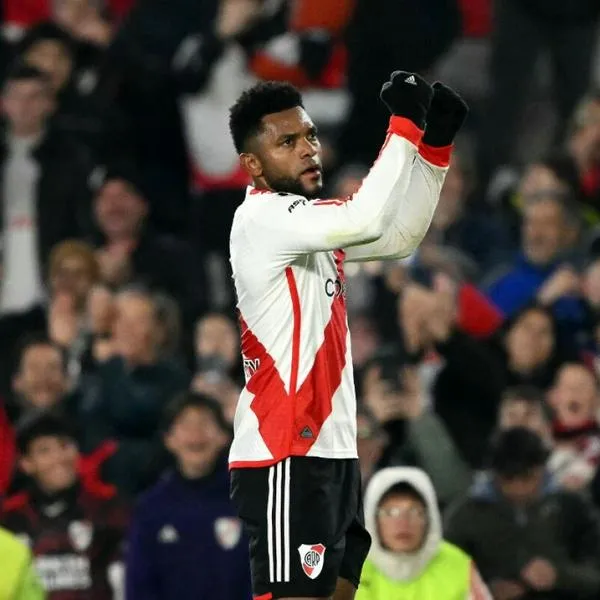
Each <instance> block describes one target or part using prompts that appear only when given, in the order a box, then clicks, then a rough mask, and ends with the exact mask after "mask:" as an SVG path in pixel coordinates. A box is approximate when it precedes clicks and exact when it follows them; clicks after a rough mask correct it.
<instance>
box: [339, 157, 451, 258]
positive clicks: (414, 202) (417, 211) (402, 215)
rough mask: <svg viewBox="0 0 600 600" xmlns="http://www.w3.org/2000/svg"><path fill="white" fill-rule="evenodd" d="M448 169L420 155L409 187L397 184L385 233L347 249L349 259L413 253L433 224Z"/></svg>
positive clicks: (391, 256) (387, 215)
mask: <svg viewBox="0 0 600 600" xmlns="http://www.w3.org/2000/svg"><path fill="white" fill-rule="evenodd" d="M448 154H449V152H448ZM447 172H448V167H447V163H446V165H444V164H443V163H442V164H440V165H436V164H433V163H432V162H429V161H428V160H426V159H424V158H423V157H422V156H421V155H420V154H417V157H416V158H415V161H414V164H413V167H412V170H411V171H410V175H409V178H410V180H409V182H408V186H406V187H405V188H404V187H403V186H402V185H399V184H397V185H396V187H395V189H394V190H393V192H392V197H393V198H394V202H390V203H389V205H388V207H387V208H388V209H389V210H388V211H386V227H385V230H384V232H383V235H382V236H381V237H380V238H379V239H377V240H375V241H373V242H371V243H369V244H361V245H359V246H354V247H351V248H348V249H346V262H365V261H369V260H382V259H391V258H404V257H406V256H409V255H410V254H412V253H413V252H414V251H415V250H416V249H417V247H418V246H419V244H420V243H421V242H422V241H423V238H424V237H425V234H426V233H427V230H428V229H429V226H430V225H431V220H432V219H433V214H434V212H435V209H436V207H437V204H438V200H439V197H440V191H441V189H442V185H443V183H444V179H445V177H446V173H447Z"/></svg>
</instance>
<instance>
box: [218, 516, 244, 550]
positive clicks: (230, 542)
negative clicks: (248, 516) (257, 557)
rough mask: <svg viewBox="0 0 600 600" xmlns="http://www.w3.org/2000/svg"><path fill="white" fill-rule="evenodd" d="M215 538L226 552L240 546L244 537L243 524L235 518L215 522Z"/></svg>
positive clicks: (225, 518)
mask: <svg viewBox="0 0 600 600" xmlns="http://www.w3.org/2000/svg"><path fill="white" fill-rule="evenodd" d="M215 537H216V538H217V542H219V545H220V546H221V548H223V549H224V550H231V549H232V548H235V547H236V546H237V545H238V542H239V541H240V538H241V537H242V523H241V522H240V520H239V519H236V518H235V517H221V518H219V519H217V520H216V521H215Z"/></svg>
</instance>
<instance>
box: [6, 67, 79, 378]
mask: <svg viewBox="0 0 600 600" xmlns="http://www.w3.org/2000/svg"><path fill="white" fill-rule="evenodd" d="M53 104H54V97H53V94H52V91H51V89H50V86H49V83H48V81H47V79H46V78H45V76H44V75H43V74H42V73H41V72H40V71H38V70H37V69H34V68H32V67H19V68H16V69H15V70H14V71H12V72H11V75H10V76H9V79H8V81H7V82H6V83H5V86H4V91H3V106H4V111H5V114H6V116H7V126H6V128H5V129H4V130H3V133H2V135H1V137H2V143H1V146H2V151H1V153H0V157H1V158H0V163H1V164H2V168H3V173H4V175H3V186H2V207H3V208H2V211H1V212H2V219H3V221H2V228H1V229H2V232H3V235H2V238H3V248H2V250H3V252H2V292H1V296H0V314H1V315H2V319H1V320H0V332H1V333H0V339H1V345H2V348H4V349H6V352H9V353H10V352H11V351H12V350H13V348H14V344H15V343H16V341H17V340H18V338H20V337H21V336H22V335H23V333H26V332H27V331H36V330H39V329H42V328H43V327H44V322H45V318H44V314H43V304H44V274H45V270H46V265H47V261H48V257H49V255H50V250H51V248H52V247H53V246H54V245H55V244H56V243H58V242H60V241H62V240H64V239H68V238H73V237H77V236H79V237H81V236H83V235H85V234H86V231H87V232H89V226H90V218H89V217H90V215H89V207H88V205H87V199H88V198H89V192H88V187H87V176H88V174H89V171H90V165H89V163H88V162H87V160H86V159H85V153H83V155H82V153H81V152H80V151H79V150H78V148H77V147H75V146H73V145H72V144H71V143H70V142H69V141H68V140H66V139H65V138H64V136H61V135H60V134H59V133H55V132H53V131H52V129H51V128H48V127H47V121H48V118H49V116H50V115H51V113H52V111H53ZM3 369H5V365H3Z"/></svg>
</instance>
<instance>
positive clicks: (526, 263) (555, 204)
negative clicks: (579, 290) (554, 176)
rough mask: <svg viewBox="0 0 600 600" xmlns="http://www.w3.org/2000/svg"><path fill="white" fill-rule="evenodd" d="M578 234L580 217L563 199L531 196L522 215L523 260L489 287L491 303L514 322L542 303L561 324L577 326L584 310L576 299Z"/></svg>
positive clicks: (494, 280) (549, 195) (518, 260)
mask: <svg viewBox="0 0 600 600" xmlns="http://www.w3.org/2000/svg"><path fill="white" fill-rule="evenodd" d="M579 233H580V219H579V216H578V214H577V213H576V212H574V209H573V207H572V205H571V204H570V203H568V201H566V200H565V199H564V198H563V196H557V195H555V194H554V193H548V192H542V193H540V195H539V196H535V197H529V198H528V199H527V203H526V204H525V206H524V210H523V225H522V246H521V255H520V256H519V257H518V258H517V259H516V260H515V261H514V262H513V264H512V265H510V266H507V270H506V272H505V273H503V274H501V275H497V276H496V277H495V278H493V279H492V281H490V282H489V285H488V286H487V293H488V296H489V298H490V299H491V301H492V302H493V303H494V304H495V305H496V306H497V307H498V308H499V309H500V310H501V311H502V312H503V313H504V315H506V316H508V317H510V316H512V315H514V314H515V313H516V312H517V311H519V310H520V309H521V308H523V307H524V306H525V305H526V304H528V303H529V302H531V301H533V300H534V299H536V298H537V299H538V300H539V301H540V302H541V303H542V304H544V305H546V306H550V307H552V308H553V310H555V312H556V315H557V317H558V318H559V319H561V320H563V321H566V322H570V323H575V324H576V323H577V322H578V321H579V320H581V318H582V315H581V307H580V303H579V302H578V301H577V299H573V298H572V297H571V296H572V294H573V291H574V286H575V285H576V281H577V278H576V277H574V275H573V269H574V266H575V265H574V262H573V259H574V257H573V253H574V251H575V249H576V248H575V244H576V242H577V240H578V235H579Z"/></svg>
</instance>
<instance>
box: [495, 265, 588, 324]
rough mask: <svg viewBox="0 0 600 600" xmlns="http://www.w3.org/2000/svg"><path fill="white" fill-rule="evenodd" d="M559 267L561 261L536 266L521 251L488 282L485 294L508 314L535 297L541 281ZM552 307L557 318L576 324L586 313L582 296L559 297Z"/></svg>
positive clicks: (544, 280) (560, 320)
mask: <svg viewBox="0 0 600 600" xmlns="http://www.w3.org/2000/svg"><path fill="white" fill-rule="evenodd" d="M560 267H561V263H555V264H552V265H549V266H545V267H539V266H536V265H533V264H531V263H530V262H528V261H527V259H526V258H525V257H524V256H523V255H521V256H519V257H518V258H517V260H516V261H515V263H514V264H513V265H512V267H511V268H510V269H509V270H507V271H505V272H504V274H503V275H501V276H499V277H498V278H497V279H495V280H494V281H493V282H492V283H491V285H489V287H488V288H487V295H488V297H489V299H490V300H491V301H492V302H493V303H494V304H495V305H496V306H497V307H498V308H499V309H500V310H501V311H502V313H503V314H504V315H505V316H507V317H511V316H512V315H514V314H515V313H517V312H519V310H521V309H522V308H524V307H525V306H526V305H527V304H529V303H530V302H532V301H533V300H535V297H536V295H537V293H538V292H539V290H540V289H541V287H542V286H543V285H544V283H545V282H546V281H547V280H548V279H549V278H550V277H551V276H552V275H554V273H555V272H556V270H557V269H558V268H560ZM553 309H554V314H555V315H556V318H557V319H558V320H559V322H568V323H573V324H575V325H577V324H580V323H581V322H582V320H583V319H584V316H585V315H584V312H583V306H582V303H581V300H579V299H578V298H572V297H564V298H560V299H559V300H558V302H556V304H555V305H554V307H553Z"/></svg>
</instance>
